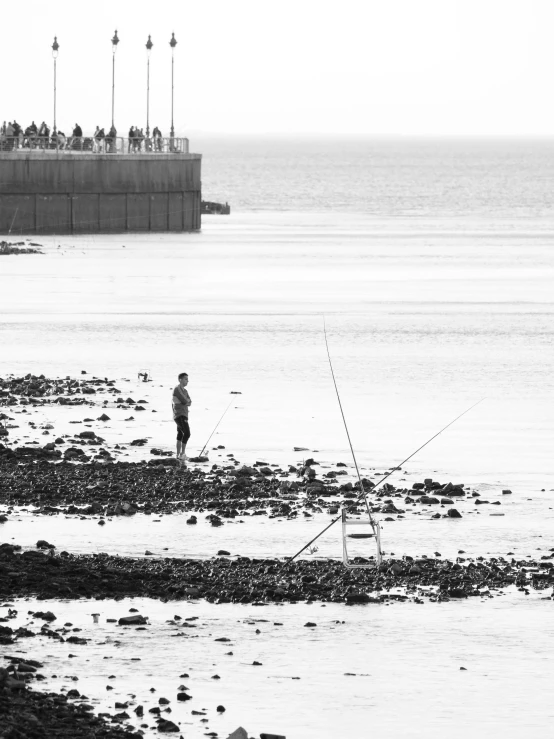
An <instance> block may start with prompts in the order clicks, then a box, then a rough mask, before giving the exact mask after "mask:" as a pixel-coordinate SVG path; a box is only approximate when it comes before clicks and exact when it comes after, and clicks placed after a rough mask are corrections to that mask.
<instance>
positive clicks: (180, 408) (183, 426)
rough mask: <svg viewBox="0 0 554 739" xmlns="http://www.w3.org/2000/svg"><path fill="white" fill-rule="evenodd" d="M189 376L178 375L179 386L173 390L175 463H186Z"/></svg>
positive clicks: (189, 402)
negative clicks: (175, 429)
mask: <svg viewBox="0 0 554 739" xmlns="http://www.w3.org/2000/svg"><path fill="white" fill-rule="evenodd" d="M188 382H189V376H188V375H187V373H186V372H181V374H180V375H179V384H178V385H177V387H176V388H175V389H174V390H173V420H174V421H175V423H176V424H177V461H178V462H181V463H182V462H186V461H187V456H186V454H185V451H186V447H187V441H188V440H189V438H190V427H189V406H190V404H191V402H192V401H191V399H190V395H189V394H188V392H187V389H186V387H187V385H188Z"/></svg>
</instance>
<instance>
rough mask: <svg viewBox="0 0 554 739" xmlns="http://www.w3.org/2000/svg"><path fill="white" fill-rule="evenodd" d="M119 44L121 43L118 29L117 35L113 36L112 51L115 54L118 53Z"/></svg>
mask: <svg viewBox="0 0 554 739" xmlns="http://www.w3.org/2000/svg"><path fill="white" fill-rule="evenodd" d="M118 43H119V39H118V38H117V28H116V30H115V33H114V35H113V39H112V51H113V53H114V54H115V52H116V51H117V45H118Z"/></svg>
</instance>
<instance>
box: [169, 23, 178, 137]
mask: <svg viewBox="0 0 554 739" xmlns="http://www.w3.org/2000/svg"><path fill="white" fill-rule="evenodd" d="M169 45H170V46H171V131H170V134H169V137H170V139H171V141H170V146H171V149H173V137H174V136H175V129H174V128H173V62H174V53H175V47H176V46H177V41H176V40H175V34H174V33H172V34H171V41H170V42H169Z"/></svg>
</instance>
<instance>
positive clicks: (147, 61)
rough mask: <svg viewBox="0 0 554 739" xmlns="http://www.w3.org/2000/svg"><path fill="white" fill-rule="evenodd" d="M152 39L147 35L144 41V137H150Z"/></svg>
mask: <svg viewBox="0 0 554 739" xmlns="http://www.w3.org/2000/svg"><path fill="white" fill-rule="evenodd" d="M153 46H154V44H153V43H152V39H151V38H150V35H148V41H147V42H146V138H147V139H148V138H150V52H151V51H152V47H153Z"/></svg>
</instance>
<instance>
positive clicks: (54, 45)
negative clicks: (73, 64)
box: [52, 36, 60, 59]
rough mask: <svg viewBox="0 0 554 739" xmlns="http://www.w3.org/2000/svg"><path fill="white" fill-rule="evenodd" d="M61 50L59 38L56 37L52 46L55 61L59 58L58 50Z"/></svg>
mask: <svg viewBox="0 0 554 739" xmlns="http://www.w3.org/2000/svg"><path fill="white" fill-rule="evenodd" d="M59 48H60V45H59V43H58V37H57V36H54V43H53V44H52V56H53V57H54V59H57V58H58V49H59Z"/></svg>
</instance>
